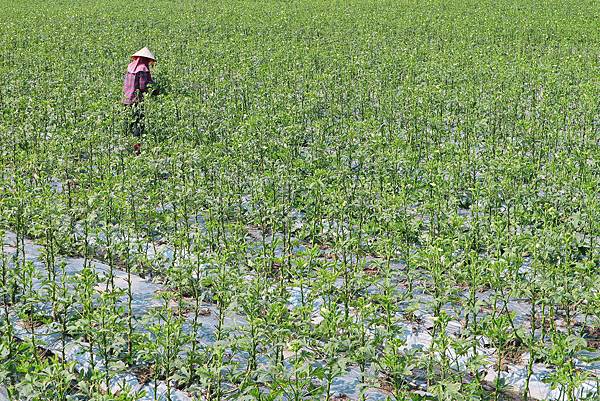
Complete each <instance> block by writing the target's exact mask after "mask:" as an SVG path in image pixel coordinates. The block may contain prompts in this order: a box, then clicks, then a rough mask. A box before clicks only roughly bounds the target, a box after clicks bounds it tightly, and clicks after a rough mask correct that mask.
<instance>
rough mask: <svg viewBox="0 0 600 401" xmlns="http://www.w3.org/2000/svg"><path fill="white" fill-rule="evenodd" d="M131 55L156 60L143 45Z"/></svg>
mask: <svg viewBox="0 0 600 401" xmlns="http://www.w3.org/2000/svg"><path fill="white" fill-rule="evenodd" d="M131 57H146V58H149V59H150V60H154V61H156V57H154V54H152V52H151V51H150V49H148V48H147V47H144V48H143V49H140V50H138V51H137V52H135V53H133V54H132V55H131Z"/></svg>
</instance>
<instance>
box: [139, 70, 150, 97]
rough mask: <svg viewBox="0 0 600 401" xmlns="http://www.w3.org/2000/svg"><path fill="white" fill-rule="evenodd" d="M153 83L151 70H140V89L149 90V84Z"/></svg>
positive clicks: (141, 90)
mask: <svg viewBox="0 0 600 401" xmlns="http://www.w3.org/2000/svg"><path fill="white" fill-rule="evenodd" d="M151 83H152V75H150V72H149V71H140V72H138V89H139V90H140V92H142V93H145V92H146V91H147V90H148V86H149V85H150V84H151Z"/></svg>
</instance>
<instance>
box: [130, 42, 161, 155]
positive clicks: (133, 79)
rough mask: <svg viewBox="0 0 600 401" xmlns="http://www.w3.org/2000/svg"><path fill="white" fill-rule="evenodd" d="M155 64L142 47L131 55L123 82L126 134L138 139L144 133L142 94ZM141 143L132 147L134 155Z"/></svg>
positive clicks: (150, 80) (150, 53)
mask: <svg viewBox="0 0 600 401" xmlns="http://www.w3.org/2000/svg"><path fill="white" fill-rule="evenodd" d="M155 62H156V58H155V57H154V54H152V52H151V51H150V49H148V48H147V47H144V48H143V49H141V50H139V51H137V52H135V53H134V54H132V55H131V63H129V65H128V66H127V72H126V73H125V80H124V82H123V104H124V105H126V106H127V107H129V108H130V112H129V113H128V116H127V119H126V121H125V130H126V131H127V133H128V134H133V136H134V137H136V138H140V137H141V136H142V134H143V133H144V103H143V100H144V93H146V92H148V90H149V89H150V86H151V85H150V84H152V82H153V81H152V75H150V66H152V65H153V64H154V63H155ZM141 146H142V145H141V143H139V142H138V143H136V144H135V145H133V150H134V152H135V153H136V154H138V155H139V154H140V149H141Z"/></svg>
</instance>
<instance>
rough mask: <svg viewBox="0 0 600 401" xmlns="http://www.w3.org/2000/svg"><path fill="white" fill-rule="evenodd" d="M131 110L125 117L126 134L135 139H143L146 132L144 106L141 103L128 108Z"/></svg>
mask: <svg viewBox="0 0 600 401" xmlns="http://www.w3.org/2000/svg"><path fill="white" fill-rule="evenodd" d="M127 108H128V109H129V110H128V112H127V115H126V117H125V133H126V134H127V135H133V136H135V137H138V138H139V137H141V136H142V135H143V134H144V132H145V125H144V104H143V103H141V102H137V103H133V104H130V105H128V106H127Z"/></svg>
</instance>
